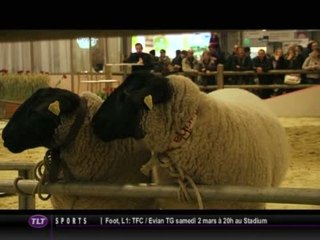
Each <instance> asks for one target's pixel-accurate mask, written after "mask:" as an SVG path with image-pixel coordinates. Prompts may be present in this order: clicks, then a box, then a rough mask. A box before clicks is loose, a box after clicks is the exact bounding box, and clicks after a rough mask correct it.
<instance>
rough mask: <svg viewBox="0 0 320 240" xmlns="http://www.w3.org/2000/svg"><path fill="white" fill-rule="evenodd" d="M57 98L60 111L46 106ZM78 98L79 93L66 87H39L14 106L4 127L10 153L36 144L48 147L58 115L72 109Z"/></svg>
mask: <svg viewBox="0 0 320 240" xmlns="http://www.w3.org/2000/svg"><path fill="white" fill-rule="evenodd" d="M56 100H57V101H59V102H60V114H59V115H55V114H54V113H52V112H51V111H49V110H48V106H49V105H50V103H52V102H54V101H56ZM79 102H80V98H79V96H77V95H76V94H74V93H72V92H69V91H67V90H63V89H58V88H44V89H40V90H38V91H37V92H35V93H34V94H33V95H32V96H31V97H30V98H29V99H27V100H26V101H25V102H24V103H23V104H22V105H21V106H20V107H19V108H18V109H17V111H16V112H15V113H14V115H13V116H12V118H11V119H10V121H9V122H8V124H7V125H6V127H5V128H4V129H3V132H2V139H3V141H4V146H5V147H6V148H8V149H9V150H10V151H11V152H13V153H19V152H22V151H24V150H26V149H30V148H34V147H39V146H44V147H47V148H50V147H51V146H50V144H51V143H52V137H53V134H54V130H55V128H56V127H57V126H58V125H59V123H60V116H61V115H62V114H65V113H68V112H72V111H74V110H75V109H76V108H77V106H78V105H79Z"/></svg>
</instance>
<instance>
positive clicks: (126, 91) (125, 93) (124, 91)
mask: <svg viewBox="0 0 320 240" xmlns="http://www.w3.org/2000/svg"><path fill="white" fill-rule="evenodd" d="M123 93H124V95H126V96H127V97H128V96H130V93H129V92H128V90H127V89H125V90H123Z"/></svg>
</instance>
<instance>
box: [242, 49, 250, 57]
mask: <svg viewBox="0 0 320 240" xmlns="http://www.w3.org/2000/svg"><path fill="white" fill-rule="evenodd" d="M243 50H244V52H245V54H246V56H247V57H249V58H250V59H251V49H250V47H244V48H243Z"/></svg>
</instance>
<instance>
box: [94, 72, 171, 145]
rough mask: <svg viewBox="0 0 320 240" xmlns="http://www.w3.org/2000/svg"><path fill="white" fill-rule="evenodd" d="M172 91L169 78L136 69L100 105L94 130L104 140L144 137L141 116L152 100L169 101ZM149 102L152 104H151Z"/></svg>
mask: <svg viewBox="0 0 320 240" xmlns="http://www.w3.org/2000/svg"><path fill="white" fill-rule="evenodd" d="M171 95H172V90H171V87H170V84H169V80H168V79H167V78H164V77H159V76H155V75H153V74H151V73H147V72H136V73H133V74H131V75H130V76H128V78H127V79H126V80H125V81H124V82H123V84H121V86H119V87H118V88H117V89H116V90H115V91H113V92H112V94H111V95H110V96H109V97H108V98H107V100H106V101H105V102H104V103H103V104H102V105H101V107H100V108H99V110H98V111H97V113H96V114H95V116H94V117H93V120H92V126H93V131H94V133H95V134H96V135H97V136H98V137H99V138H101V139H102V140H103V141H112V140H114V139H119V138H127V137H133V138H136V139H140V138H143V137H144V132H143V130H142V129H141V125H140V123H141V118H142V116H143V112H144V111H148V110H150V108H151V106H150V105H149V104H153V105H157V104H161V103H165V102H167V101H168V100H169V99H170V97H171ZM148 103H149V104H148Z"/></svg>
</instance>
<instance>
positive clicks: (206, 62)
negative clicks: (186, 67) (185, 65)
mask: <svg viewBox="0 0 320 240" xmlns="http://www.w3.org/2000/svg"><path fill="white" fill-rule="evenodd" d="M216 70H217V65H216V64H215V62H214V61H213V59H212V58H211V57H210V53H209V52H208V51H204V52H203V53H202V57H201V60H200V63H199V65H198V71H199V72H202V73H206V74H207V73H210V72H213V71H216ZM199 83H200V84H201V85H205V86H206V85H215V84H216V83H215V77H214V76H200V77H199Z"/></svg>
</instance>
